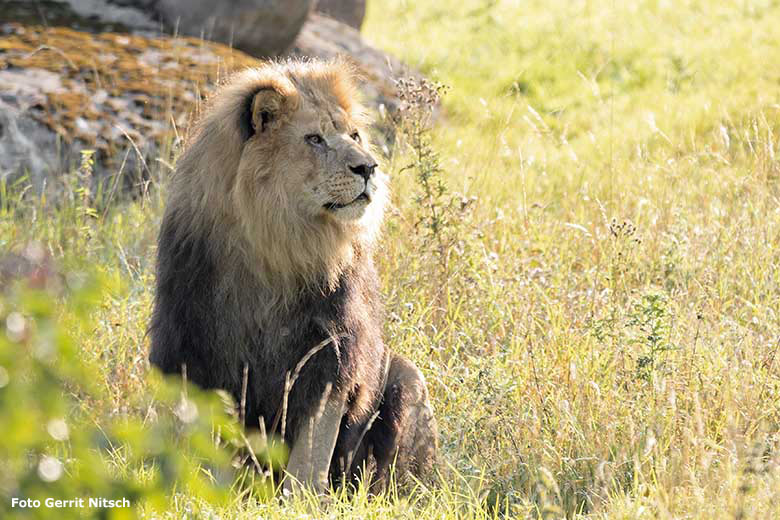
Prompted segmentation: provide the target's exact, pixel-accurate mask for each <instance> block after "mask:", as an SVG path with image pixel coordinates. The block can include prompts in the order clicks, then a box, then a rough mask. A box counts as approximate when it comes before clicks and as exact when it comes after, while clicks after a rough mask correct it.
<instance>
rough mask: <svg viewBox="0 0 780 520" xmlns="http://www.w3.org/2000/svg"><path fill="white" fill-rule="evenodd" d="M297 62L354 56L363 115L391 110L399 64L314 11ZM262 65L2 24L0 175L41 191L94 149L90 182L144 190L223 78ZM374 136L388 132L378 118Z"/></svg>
mask: <svg viewBox="0 0 780 520" xmlns="http://www.w3.org/2000/svg"><path fill="white" fill-rule="evenodd" d="M293 53H294V54H297V55H307V56H317V57H322V58H330V57H333V56H336V55H338V54H348V55H350V56H352V58H353V59H354V61H355V62H356V64H357V65H358V67H359V68H360V69H362V71H363V73H364V76H365V80H364V81H363V83H362V85H361V88H362V90H363V92H364V94H365V98H366V99H365V100H366V103H367V105H368V107H369V108H370V109H373V110H374V111H375V112H377V113H379V114H382V113H384V112H385V111H386V110H388V109H389V110H390V111H392V110H393V109H394V107H396V106H397V104H398V101H397V99H396V97H395V88H394V83H393V81H392V76H393V75H394V74H399V73H400V72H401V71H402V70H403V67H402V66H401V64H400V63H399V62H398V61H396V60H394V59H392V58H389V57H388V56H386V55H385V54H383V53H381V52H380V51H377V50H376V49H373V48H371V47H369V46H367V45H365V44H364V43H363V42H362V41H361V39H360V35H359V33H358V32H357V31H356V30H354V29H352V28H350V27H347V26H345V25H344V24H341V23H339V22H337V21H335V20H332V19H329V18H327V17H324V16H320V15H317V14H312V16H311V17H310V19H309V20H308V21H307V23H306V24H305V26H304V28H303V30H302V31H301V33H300V35H299V36H298V38H297V40H296V41H295V43H294V45H293ZM258 64H260V61H259V60H257V59H256V58H253V57H251V56H249V55H247V54H244V53H243V52H241V51H238V50H235V49H231V48H230V47H228V46H225V45H222V44H219V43H213V42H208V41H204V40H201V39H196V38H188V37H176V38H175V37H169V36H159V37H146V36H140V35H134V34H121V33H99V34H91V33H88V32H82V31H76V30H73V29H70V28H65V27H49V28H46V27H42V26H34V25H21V24H15V23H14V24H4V25H2V24H0V178H2V177H6V176H8V175H13V176H16V175H18V174H19V173H22V172H27V173H28V174H29V177H30V179H31V180H32V181H33V184H34V185H35V186H37V187H40V186H41V185H42V184H43V182H44V181H45V180H47V179H52V180H53V179H55V178H56V176H57V175H58V174H62V173H64V172H68V171H72V169H74V168H76V167H78V165H79V163H80V152H81V151H82V150H85V149H88V150H94V151H95V156H94V159H95V172H94V173H95V176H96V177H97V178H105V177H106V176H111V175H116V176H119V177H120V178H121V179H122V183H123V185H125V186H134V185H135V186H137V185H143V183H144V182H146V180H148V179H149V178H159V176H162V175H164V174H166V173H167V172H168V171H169V170H170V165H169V163H168V161H170V158H171V153H170V151H171V150H172V149H174V148H175V147H176V145H177V144H178V143H179V142H181V139H182V138H183V136H184V135H186V131H187V128H188V126H189V123H190V122H191V120H192V114H193V113H194V112H197V108H198V106H199V103H200V102H201V101H202V99H203V97H204V96H206V95H208V93H209V92H211V90H212V89H213V88H214V85H215V84H217V83H218V82H219V81H220V80H221V79H223V78H224V77H226V76H227V74H229V73H230V72H231V71H233V70H236V69H240V68H244V67H251V66H257V65H258ZM378 120H379V121H380V124H378V125H377V128H378V129H379V131H378V132H377V136H379V137H382V138H383V139H384V141H382V142H380V143H379V144H380V146H382V145H383V144H385V145H389V143H390V139H391V135H392V134H391V132H389V130H388V128H387V127H386V126H383V125H382V121H383V119H382V118H381V117H379V118H378Z"/></svg>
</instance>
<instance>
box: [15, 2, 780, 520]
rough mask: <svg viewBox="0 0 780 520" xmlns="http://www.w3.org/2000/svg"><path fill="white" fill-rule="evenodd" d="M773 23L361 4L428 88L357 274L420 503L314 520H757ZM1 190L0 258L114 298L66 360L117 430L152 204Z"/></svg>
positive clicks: (362, 504)
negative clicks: (83, 366)
mask: <svg viewBox="0 0 780 520" xmlns="http://www.w3.org/2000/svg"><path fill="white" fill-rule="evenodd" d="M778 20H780V5H778V4H777V3H776V2H770V1H758V0H756V1H740V2H736V1H735V2H716V1H711V0H710V1H685V2H660V1H659V2H656V1H629V2H590V1H580V2H571V1H568V0H553V1H550V2H541V1H538V0H531V1H528V2H516V1H514V2H513V1H509V0H503V1H502V0H498V1H478V0H465V1H463V2H458V3H450V2H446V3H445V2H432V1H422V2H416V1H415V2H412V1H391V0H374V1H373V2H369V16H368V20H367V23H366V26H365V27H364V34H365V36H366V37H367V38H368V39H369V40H371V41H373V42H374V43H375V44H376V45H377V46H379V47H381V48H384V49H386V50H388V51H390V52H393V53H395V54H397V55H398V56H399V57H401V58H402V59H404V60H405V61H406V62H407V63H410V64H411V65H412V66H414V67H417V68H419V69H420V70H422V71H423V72H424V73H425V74H427V75H428V76H429V77H430V78H432V79H433V80H436V81H440V82H442V83H444V84H446V85H448V87H449V88H448V89H447V92H446V93H445V94H444V96H443V98H442V101H441V107H442V109H441V110H440V111H438V112H436V114H435V116H434V118H433V119H432V120H431V121H430V124H427V126H425V128H423V129H422V132H423V133H422V134H420V137H421V139H418V141H417V143H415V142H414V136H413V134H411V136H412V138H408V137H409V134H407V144H409V145H411V146H398V147H397V148H396V151H395V152H394V155H393V156H392V157H389V158H388V159H387V162H386V169H387V170H388V171H389V172H390V173H391V175H392V177H393V181H392V182H393V190H394V200H393V202H394V205H393V208H392V210H391V212H390V214H389V215H388V219H387V224H386V229H385V234H384V238H383V241H382V247H381V249H380V251H379V253H378V258H377V262H378V267H379V270H380V272H381V274H382V280H383V293H384V295H385V300H386V302H387V310H388V313H387V314H388V319H387V322H386V327H385V338H386V341H387V343H388V344H389V345H390V347H391V348H392V349H394V350H396V351H398V352H401V353H403V354H405V355H407V356H409V357H411V358H412V359H413V360H414V361H415V362H416V363H417V364H418V366H420V367H421V368H422V370H423V372H424V373H425V376H426V378H427V379H428V383H429V386H430V391H431V396H432V399H433V403H434V407H435V410H436V415H437V418H438V421H439V424H440V429H441V447H442V460H441V464H440V468H439V470H440V473H441V479H440V480H441V481H440V483H439V484H438V485H437V486H435V487H433V488H430V489H428V488H425V487H420V488H419V489H418V490H417V491H416V492H415V493H413V494H412V495H410V496H406V497H404V496H398V497H396V496H394V495H393V494H392V493H391V494H390V495H389V496H386V497H379V498H376V499H373V500H369V499H368V497H367V496H366V495H365V493H363V492H359V493H357V494H356V495H354V496H346V495H343V494H339V493H336V494H335V495H334V496H333V497H331V498H332V500H331V501H330V504H329V505H328V506H327V507H325V508H324V509H322V510H321V511H322V512H321V513H317V514H316V515H315V516H318V515H320V514H321V515H323V516H328V517H352V518H388V517H398V518H415V519H426V518H437V519H438V518H493V517H495V516H500V515H509V516H513V517H514V516H516V517H521V518H523V517H531V518H539V517H541V518H558V517H563V516H565V517H569V518H574V517H587V518H631V519H634V518H702V519H705V518H774V517H780V433H778V426H780V353H778V350H780V332H779V331H780V288H779V287H778V280H780V273H779V272H778V271H779V270H780V186H779V184H778V182H779V181H780V162H779V161H778V157H777V155H776V154H777V152H778V147H779V146H780V142H779V138H780V69H778V68H777V67H774V66H773V63H774V62H775V61H776V56H777V55H778V52H780V32H778V31H777V30H776V25H777V21H778ZM421 152H425V153H421ZM428 153H429V154H430V155H426V154H428ZM164 161H165V162H170V160H169V158H164ZM432 161H433V162H432ZM3 189H4V190H6V191H4V192H3V202H2V204H1V205H0V209H2V211H3V218H2V222H0V246H2V247H3V248H5V249H10V250H14V249H16V248H19V247H22V245H23V244H25V243H27V242H28V241H30V240H37V241H40V242H42V243H43V244H45V246H46V247H47V248H48V250H49V251H50V252H51V253H52V254H53V255H54V256H55V257H57V258H58V259H59V260H60V261H61V262H63V263H64V264H66V265H80V266H86V265H89V266H91V267H93V268H95V269H97V270H99V271H102V272H103V273H104V274H105V275H106V276H109V277H112V278H113V279H115V281H116V282H117V283H116V284H115V285H116V287H118V288H117V289H115V290H114V291H113V292H112V293H110V294H109V295H107V297H106V298H105V301H104V302H103V304H102V306H101V307H100V309H99V311H98V316H97V323H98V324H99V325H98V327H97V328H96V329H94V330H89V331H84V333H83V334H82V335H81V337H80V343H81V348H82V351H83V355H84V356H85V357H86V358H88V359H91V360H94V361H97V363H95V366H98V367H100V368H99V372H98V373H97V374H96V378H97V380H98V383H99V384H101V385H103V386H104V387H105V388H106V389H107V394H108V395H109V401H110V402H109V403H107V405H108V406H109V407H110V408H111V409H112V410H113V411H114V413H116V414H117V415H120V416H121V415H123V414H133V413H136V412H135V411H134V410H132V409H131V407H129V406H128V405H127V403H128V402H132V400H133V396H136V395H140V394H141V393H142V392H143V388H144V385H145V378H146V377H147V376H146V374H147V370H148V368H147V363H146V361H145V359H146V348H147V344H146V339H145V338H144V331H145V327H146V323H147V321H148V318H149V309H150V301H151V291H152V287H153V272H152V264H153V258H154V238H155V235H156V232H157V228H158V226H159V219H160V214H161V207H162V203H161V200H162V198H163V193H164V186H154V187H152V189H151V190H150V193H149V194H148V195H147V196H146V197H144V198H142V199H139V200H137V201H135V202H123V203H121V204H119V205H114V207H112V209H111V210H110V211H108V212H106V213H105V214H102V213H101V214H100V215H99V216H98V217H97V218H95V217H94V216H89V217H87V216H85V215H84V213H83V212H79V210H78V207H79V206H78V204H79V202H78V200H79V199H78V198H76V199H74V200H73V202H71V203H69V204H70V205H64V206H63V205H62V204H55V203H53V202H52V201H51V200H41V197H40V196H37V195H35V194H33V193H31V192H27V193H26V194H25V195H24V196H21V195H19V194H20V190H21V189H22V188H21V187H19V186H17V187H16V188H14V189H10V187H4V188H3ZM85 412H86V413H89V412H90V410H88V409H87V410H85ZM311 506H312V504H311V503H307V502H306V501H305V500H301V501H285V502H283V503H277V502H275V501H270V502H257V501H255V500H252V499H246V498H245V497H244V496H243V495H240V494H237V495H236V498H235V500H234V502H233V503H232V504H231V505H229V506H227V507H221V508H217V509H216V510H215V513H216V514H220V515H222V516H224V517H231V518H232V517H244V518H255V517H258V516H260V517H263V518H290V517H294V516H296V515H297V516H302V515H305V514H311ZM171 508H172V512H171V515H172V516H181V515H182V514H184V513H185V511H186V510H187V497H178V498H177V499H176V500H174V501H173V502H172V505H171Z"/></svg>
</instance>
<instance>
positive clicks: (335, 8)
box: [317, 0, 366, 30]
mask: <svg viewBox="0 0 780 520" xmlns="http://www.w3.org/2000/svg"><path fill="white" fill-rule="evenodd" d="M317 11H319V12H320V13H322V14H324V15H327V16H329V17H331V18H333V19H334V20H337V21H339V22H341V23H345V24H347V25H349V26H350V27H352V28H353V29H358V30H360V27H361V26H362V25H363V18H365V17H366V0H318V1H317Z"/></svg>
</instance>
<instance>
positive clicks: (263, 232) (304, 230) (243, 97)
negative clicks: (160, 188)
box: [172, 61, 387, 288]
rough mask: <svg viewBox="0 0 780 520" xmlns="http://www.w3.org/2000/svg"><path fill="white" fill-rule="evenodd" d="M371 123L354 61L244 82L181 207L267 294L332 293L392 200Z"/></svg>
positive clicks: (304, 66)
mask: <svg viewBox="0 0 780 520" xmlns="http://www.w3.org/2000/svg"><path fill="white" fill-rule="evenodd" d="M365 124H366V116H365V114H364V110H363V108H362V106H361V105H360V104H359V103H358V101H357V95H356V90H355V86H354V72H353V70H352V68H351V67H350V66H349V65H348V64H347V63H346V62H343V61H329V62H320V61H289V62H271V63H267V64H265V65H263V66H262V67H260V68H257V69H250V70H246V71H243V72H241V73H238V74H237V75H235V76H234V77H233V78H232V79H231V80H230V81H229V82H228V83H227V84H226V85H225V86H224V87H222V88H221V89H220V90H219V91H218V92H217V94H216V95H215V97H214V99H213V100H212V102H211V104H210V106H209V108H208V109H207V110H206V112H205V114H204V116H203V117H202V119H201V121H200V123H199V124H198V127H197V128H196V131H195V135H194V138H193V139H192V140H191V142H190V144H189V146H188V147H187V150H186V151H185V153H184V154H183V156H182V157H181V158H180V160H179V164H178V166H177V175H176V177H175V181H174V184H173V190H172V191H173V193H172V198H173V199H178V200H177V202H176V203H175V204H177V205H188V206H191V207H192V209H194V210H195V214H194V217H195V218H194V219H193V220H194V221H193V222H192V223H187V225H188V226H190V227H194V226H199V225H206V226H208V229H210V230H211V231H212V236H213V237H214V238H216V239H220V237H221V239H222V243H224V245H223V246H222V247H224V248H225V251H219V252H218V253H220V254H222V255H226V254H227V251H228V250H230V251H233V250H239V251H240V252H241V253H242V257H243V259H244V260H245V262H246V263H247V264H249V265H252V266H253V269H254V270H256V271H257V274H258V275H259V276H261V277H264V278H265V279H266V281H267V282H268V283H276V282H279V283H281V284H282V285H284V286H286V287H287V288H290V287H300V285H301V283H304V284H306V285H311V284H314V283H317V282H320V281H325V282H326V283H328V284H331V285H332V284H333V283H335V282H336V280H337V279H338V276H339V274H340V273H341V272H342V271H343V269H344V268H345V267H346V266H348V265H349V264H350V263H351V262H352V261H353V259H354V257H355V255H356V253H360V252H361V251H365V250H366V249H367V247H368V246H369V245H370V244H371V242H372V241H373V238H374V236H375V235H376V232H377V230H378V228H379V225H380V223H381V219H382V213H383V209H384V205H385V201H386V198H387V187H386V177H385V175H384V173H382V171H381V170H380V169H379V167H378V165H377V160H376V159H375V157H374V155H373V153H372V151H371V147H370V144H369V143H368V135H367V132H366V129H365ZM188 213H191V212H188ZM189 218H192V217H189ZM199 219H203V220H205V224H198V223H196V222H195V221H196V220H199ZM236 235H239V236H236Z"/></svg>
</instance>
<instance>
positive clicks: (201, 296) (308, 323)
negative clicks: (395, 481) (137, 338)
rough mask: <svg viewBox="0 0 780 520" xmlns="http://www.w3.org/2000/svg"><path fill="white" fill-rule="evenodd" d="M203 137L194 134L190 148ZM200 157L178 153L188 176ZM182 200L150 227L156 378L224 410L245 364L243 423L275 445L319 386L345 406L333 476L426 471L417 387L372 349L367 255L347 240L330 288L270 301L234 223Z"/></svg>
mask: <svg viewBox="0 0 780 520" xmlns="http://www.w3.org/2000/svg"><path fill="white" fill-rule="evenodd" d="M255 92H256V89H254V90H249V89H248V90H247V96H248V97H247V101H246V102H245V103H244V104H243V105H242V107H241V108H240V109H239V110H236V113H235V114H232V115H234V116H237V117H238V118H239V119H240V120H239V121H236V122H235V126H234V127H233V132H234V135H235V136H237V137H238V136H241V137H243V138H245V139H246V138H247V137H248V136H249V135H251V132H252V127H251V124H249V122H250V120H249V119H248V118H247V116H246V112H247V107H250V106H251V102H252V96H253V95H254V93H255ZM207 137H208V134H207V133H202V134H200V136H199V137H198V142H201V141H203V142H204V143H205V141H204V139H206V138H207ZM201 144H203V143H201ZM203 150H205V148H200V149H199V148H197V147H194V148H191V149H190V150H187V151H186V152H185V156H184V157H183V158H182V159H180V162H179V164H180V167H181V165H183V164H187V165H189V166H188V168H193V167H194V166H193V165H196V164H198V163H199V162H200V160H202V159H204V158H205V157H207V156H206V155H204V154H205V153H206V152H204V151H203ZM188 154H190V155H188ZM187 173H189V174H192V172H187ZM172 195H174V196H175V195H176V193H174V194H172ZM185 199H186V197H180V198H179V199H176V200H177V203H176V204H169V206H168V208H167V209H166V212H165V216H164V218H163V222H162V227H161V230H160V235H159V246H158V256H157V291H156V295H155V301H154V311H153V315H152V321H151V325H150V336H151V353H150V361H151V363H152V364H153V365H155V366H157V367H159V368H160V369H161V370H162V371H163V372H165V373H168V374H181V373H182V371H183V367H186V373H187V377H188V379H189V380H190V381H192V382H194V383H196V384H198V385H199V386H201V387H203V388H206V389H224V390H226V391H228V392H229V393H231V394H232V395H233V397H234V398H235V400H236V402H240V400H241V394H242V387H243V373H244V367H245V366H248V368H249V377H248V385H247V392H246V406H245V424H246V426H248V427H258V426H259V425H260V421H263V422H264V426H265V429H266V431H268V432H273V433H277V434H281V433H282V431H283V432H284V440H285V441H287V442H292V441H293V440H294V439H295V438H296V431H297V430H298V426H299V422H300V421H301V420H302V418H304V417H307V416H310V415H311V413H313V412H314V411H315V410H316V409H317V408H318V407H319V405H320V402H321V400H322V396H323V395H324V393H325V389H326V387H327V386H328V384H331V385H332V386H331V388H332V391H334V392H338V393H339V394H340V395H344V396H347V398H348V410H347V413H346V415H345V417H344V420H343V421H342V426H341V430H340V433H339V438H338V441H337V446H336V451H335V453H334V457H333V463H332V476H333V477H340V476H341V475H342V474H343V473H347V474H348V475H349V476H350V479H351V478H352V477H353V476H354V475H355V474H357V473H359V471H360V468H362V467H364V466H366V467H371V468H374V471H375V474H376V480H375V481H376V482H378V483H379V485H380V486H384V482H386V478H387V473H388V468H389V466H390V464H391V463H392V462H393V461H394V460H396V459H397V460H398V462H399V465H400V466H399V467H403V468H404V471H409V472H411V473H413V474H416V475H420V474H422V473H424V472H425V471H426V470H427V469H429V468H430V465H431V463H432V462H433V458H434V455H435V444H436V438H435V437H436V427H435V423H433V418H432V415H431V413H430V405H429V403H428V397H427V392H426V391H425V383H424V380H423V379H422V376H421V375H420V373H419V371H417V370H416V369H415V368H414V366H413V365H411V363H409V362H408V361H405V360H403V359H402V358H400V357H393V356H391V355H390V354H389V353H388V352H387V350H386V348H385V345H384V343H383V342H382V338H381V324H382V320H383V309H382V305H381V302H380V298H379V295H378V282H377V275H376V272H375V269H374V265H373V262H372V260H371V257H370V253H369V252H367V251H363V250H361V249H360V247H359V245H358V244H355V245H354V246H355V256H354V258H353V261H352V263H351V266H350V267H347V268H345V269H344V271H343V272H342V274H341V275H340V278H339V279H338V283H337V284H336V285H335V287H334V288H328V287H329V285H328V283H327V282H325V281H323V283H322V284H320V285H312V284H310V283H309V284H308V285H306V284H302V287H301V289H300V291H299V293H298V295H297V297H296V298H294V299H292V300H290V299H289V298H288V299H285V300H284V301H282V300H280V298H279V295H278V292H274V289H272V288H268V287H267V286H266V285H264V284H263V282H261V281H260V280H259V279H258V277H257V276H256V273H255V272H254V271H253V270H252V269H253V266H252V261H251V260H246V259H245V257H244V256H243V255H244V254H246V253H245V252H244V250H243V249H242V248H241V247H240V246H238V245H237V244H238V243H240V240H239V239H238V238H237V236H236V235H237V234H238V230H237V229H236V228H235V227H229V226H230V225H234V226H235V222H231V221H230V220H229V219H228V220H224V219H223V220H219V221H217V219H216V217H214V220H210V217H208V216H207V215H204V214H203V213H202V212H201V211H199V210H198V209H197V208H196V207H195V206H194V203H192V204H191V203H188V202H186V200H185ZM183 201H184V202H183ZM193 223H198V224H196V225H193ZM268 247H273V245H272V244H269V246H268ZM242 259H243V260H242ZM266 283H267V282H266ZM269 309H270V310H269ZM329 338H330V339H331V340H332V341H331V342H330V343H329V344H328V345H327V346H326V347H325V348H323V349H322V350H320V351H318V352H317V353H316V354H314V355H313V357H311V358H310V359H309V360H308V361H307V362H306V364H305V365H304V366H303V369H302V371H301V372H300V374H299V376H298V379H297V380H296V382H295V384H294V386H293V387H292V390H291V392H290V394H289V396H288V402H287V407H286V420H285V421H282V420H281V410H282V399H283V396H284V389H285V378H286V376H287V375H288V374H290V375H292V374H293V373H294V372H295V370H296V365H298V364H299V362H301V360H302V359H303V358H304V357H305V356H306V355H307V354H308V353H309V352H310V351H311V350H312V349H313V348H314V347H316V346H317V345H319V344H320V343H321V342H323V341H325V340H327V339H329ZM377 411H378V414H377V413H376V412H377ZM423 419H424V421H425V422H421V421H422V420H423ZM282 423H283V424H282ZM422 445H425V446H427V447H426V448H424V449H423V448H421V446H422Z"/></svg>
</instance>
